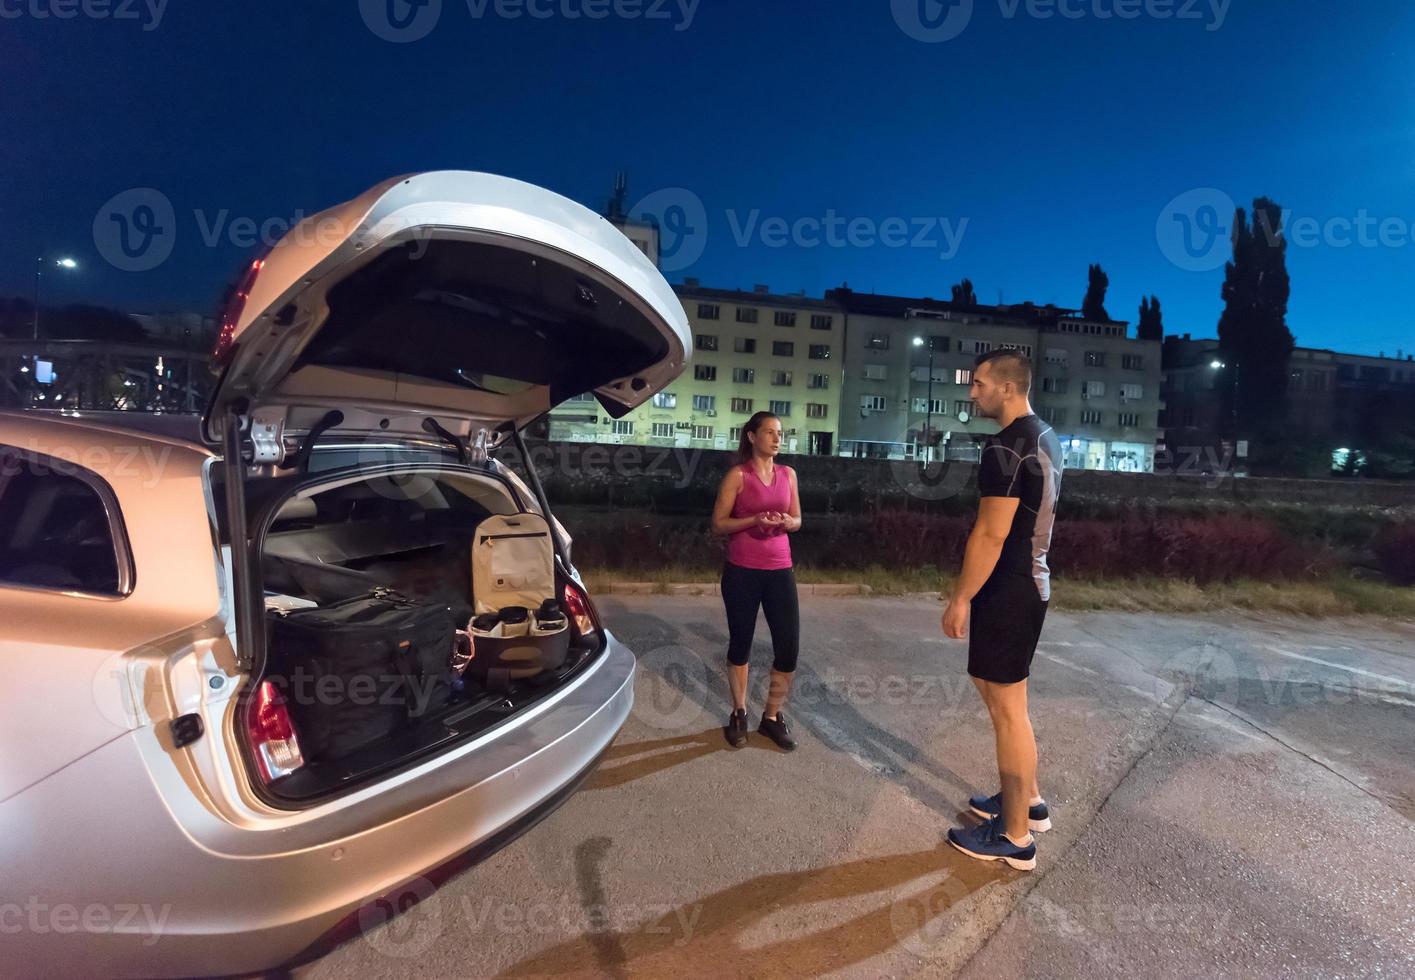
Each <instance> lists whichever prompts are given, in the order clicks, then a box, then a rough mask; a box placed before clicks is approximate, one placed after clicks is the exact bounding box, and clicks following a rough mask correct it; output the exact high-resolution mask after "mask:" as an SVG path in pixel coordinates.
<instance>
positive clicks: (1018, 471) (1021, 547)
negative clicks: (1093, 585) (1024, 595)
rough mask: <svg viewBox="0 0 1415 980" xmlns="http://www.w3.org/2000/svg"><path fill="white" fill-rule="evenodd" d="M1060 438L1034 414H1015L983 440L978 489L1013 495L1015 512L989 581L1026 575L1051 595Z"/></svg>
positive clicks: (995, 494)
mask: <svg viewBox="0 0 1415 980" xmlns="http://www.w3.org/2000/svg"><path fill="white" fill-rule="evenodd" d="M1061 469H1062V455H1061V442H1060V440H1058V439H1057V437H1056V433H1055V432H1053V431H1052V430H1051V426H1049V425H1047V424H1046V423H1045V422H1043V421H1042V420H1041V419H1039V418H1037V416H1035V415H1024V416H1022V417H1021V418H1019V419H1015V420H1013V422H1012V424H1011V425H1009V426H1007V428H1005V429H1003V430H1002V431H1001V432H999V433H998V434H997V435H994V436H989V437H988V438H987V440H986V441H985V442H984V444H983V454H982V460H981V463H980V465H979V468H978V493H979V495H980V496H983V497H1016V498H1017V501H1018V502H1017V514H1016V516H1014V517H1013V518H1012V529H1011V530H1010V531H1009V532H1008V535H1007V540H1006V541H1005V542H1003V545H1002V554H1001V555H1000V556H999V557H998V560H997V566H996V567H995V568H994V569H993V572H992V575H991V576H990V577H989V579H988V581H989V582H992V581H993V580H995V579H996V580H999V584H1001V580H1002V579H1004V578H1006V579H1015V578H1017V577H1024V576H1025V577H1028V578H1030V579H1032V582H1033V584H1034V585H1036V588H1037V594H1038V596H1039V597H1040V598H1041V599H1042V600H1048V599H1050V598H1051V570H1050V569H1049V568H1048V567H1047V551H1048V550H1049V549H1050V548H1051V529H1052V523H1053V520H1054V518H1055V516H1056V501H1057V497H1058V496H1059V495H1060V493H1061Z"/></svg>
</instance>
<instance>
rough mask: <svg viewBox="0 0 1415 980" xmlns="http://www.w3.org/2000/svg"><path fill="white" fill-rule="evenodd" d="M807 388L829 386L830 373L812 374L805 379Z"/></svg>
mask: <svg viewBox="0 0 1415 980" xmlns="http://www.w3.org/2000/svg"><path fill="white" fill-rule="evenodd" d="M806 387H807V388H818V389H825V388H829V387H830V375H828V374H812V375H810V376H809V377H807V379H806Z"/></svg>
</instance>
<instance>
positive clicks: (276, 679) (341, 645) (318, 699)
mask: <svg viewBox="0 0 1415 980" xmlns="http://www.w3.org/2000/svg"><path fill="white" fill-rule="evenodd" d="M258 482H259V481H258ZM280 482H284V481H280ZM252 489H253V491H254V488H252ZM271 489H272V488H267V489H266V492H265V493H260V492H258V491H257V492H253V493H252V496H253V498H259V497H264V498H265V502H264V503H261V502H260V501H259V500H254V499H253V500H249V501H248V504H250V505H252V507H253V508H254V509H255V510H256V511H257V512H258V514H259V516H258V517H256V518H255V519H254V520H253V522H252V525H251V527H252V531H253V532H254V533H253V538H254V539H255V540H257V541H258V543H259V549H258V551H257V554H258V555H259V562H258V569H257V575H258V577H259V579H260V583H261V590H262V592H263V595H264V606H265V608H264V612H263V623H264V638H265V644H264V646H265V655H264V663H263V664H261V665H258V666H260V667H261V673H260V677H259V678H257V679H256V682H255V684H253V685H252V690H255V691H260V690H261V688H262V682H265V681H268V682H271V683H273V684H274V685H275V689H276V690H277V691H278V694H279V697H280V700H281V701H282V702H284V703H285V704H287V705H288V709H289V716H290V722H291V724H292V725H293V728H294V731H295V734H296V736H297V737H298V738H299V740H300V742H301V743H302V756H301V757H300V758H299V759H298V760H297V761H298V762H299V764H298V765H292V766H288V767H282V768H285V769H288V771H279V770H278V769H277V770H276V771H273V772H272V771H266V772H264V773H262V771H261V765H260V764H258V763H257V764H256V766H255V769H256V774H257V776H258V777H260V782H261V783H262V784H263V786H264V789H265V791H266V792H267V793H268V794H269V795H270V796H272V797H274V798H276V799H277V800H280V801H285V802H292V803H296V804H304V803H310V802H315V801H317V800H319V799H322V798H325V797H328V796H330V795H332V794H337V793H338V792H341V791H343V790H345V789H349V788H352V787H353V786H355V785H359V784H362V783H365V782H367V781H369V780H371V779H375V778H379V777H381V776H384V775H387V774H391V773H392V772H395V771H397V770H399V769H401V768H403V767H405V766H407V765H411V764H413V763H415V762H418V761H421V760H423V759H425V758H427V757H428V756H429V755H430V754H435V753H437V752H439V751H443V750H446V749H448V748H451V747H453V746H455V745H457V744H460V743H462V742H465V741H467V740H468V739H470V738H473V737H475V736H476V735H478V734H480V733H482V732H485V731H486V730H488V729H489V728H491V727H494V726H495V725H497V724H499V723H500V722H502V721H504V720H505V719H507V718H509V717H511V716H513V715H515V714H516V713H518V712H519V711H521V710H524V709H525V708H526V707H528V706H530V705H532V704H534V703H535V702H537V701H539V700H541V699H542V698H544V697H545V696H546V695H548V694H549V693H551V692H552V691H554V690H555V689H556V688H557V687H559V686H560V685H561V684H562V683H564V682H565V681H566V680H568V679H569V678H570V677H572V676H573V675H574V674H575V673H576V672H577V670H578V669H579V668H580V667H582V666H583V665H584V664H585V663H586V662H588V661H589V660H590V659H591V658H592V657H593V656H594V654H595V653H597V652H598V650H599V647H600V645H601V642H602V641H601V634H600V633H599V631H598V629H596V628H594V627H593V621H592V620H590V619H582V620H580V621H579V622H578V623H576V622H575V621H574V618H573V617H570V619H571V622H570V623H569V624H567V626H566V628H565V630H564V636H563V637H561V641H560V642H561V649H562V650H563V648H564V646H565V645H566V643H567V642H568V654H566V655H565V656H564V658H563V662H561V661H560V658H559V657H557V658H556V660H555V663H554V664H553V666H552V667H550V668H547V669H544V670H541V671H540V672H539V673H535V674H534V675H533V676H520V675H519V674H518V675H516V676H515V679H510V678H508V677H506V676H501V677H487V676H481V677H478V676H477V675H476V673H475V672H474V671H472V670H467V671H465V672H464V673H461V674H458V673H457V671H456V670H454V669H453V663H454V655H455V653H456V643H457V641H458V637H457V636H447V638H446V648H445V652H442V651H440V645H441V643H442V640H440V639H439V640H438V641H436V642H437V645H438V647H439V651H440V652H438V653H437V655H436V656H435V657H434V658H433V659H434V660H435V661H436V663H437V665H438V666H437V669H438V670H439V671H443V670H445V671H446V672H447V673H446V676H445V677H442V678H441V679H439V680H437V682H436V683H437V687H436V690H437V692H438V696H437V697H432V696H431V691H432V690H433V688H432V687H431V685H432V684H433V679H431V678H426V682H427V684H428V685H429V687H428V692H429V693H428V696H426V697H424V696H423V695H422V694H421V692H420V689H418V688H415V687H412V686H407V687H406V688H405V689H403V698H404V699H405V700H407V701H408V703H409V704H412V705H413V706H414V707H416V708H417V709H418V710H417V711H416V712H413V711H412V710H411V709H410V710H409V712H408V714H409V716H408V717H402V715H401V714H400V712H402V711H404V708H403V707H399V705H400V704H403V701H400V699H399V697H398V696H396V691H395V688H396V687H397V684H396V682H397V681H399V680H400V678H398V677H395V676H393V675H392V674H391V673H389V672H386V671H380V672H378V673H379V676H376V677H373V678H372V682H371V684H370V682H369V680H368V679H367V678H364V684H365V687H364V689H363V690H362V693H360V690H359V689H357V688H356V685H357V683H358V682H357V681H354V680H353V679H352V678H353V677H354V676H361V675H362V674H366V673H368V671H367V669H366V668H364V667H360V666H357V663H358V661H357V658H358V657H359V656H360V655H361V653H360V650H361V649H362V650H363V654H362V655H367V643H368V642H369V630H368V628H367V627H366V626H362V625H357V626H348V625H346V626H344V627H337V628H332V629H329V630H327V631H325V632H324V633H322V634H321V633H318V632H316V633H315V634H310V633H308V632H306V633H305V634H303V636H304V639H303V640H302V639H301V638H300V636H301V634H298V633H297V634H293V635H294V637H295V638H294V639H293V640H292V638H291V636H292V634H291V633H290V631H289V630H288V629H287V628H286V626H285V624H286V622H288V621H290V620H294V619H297V618H299V617H301V616H308V615H309V614H310V613H314V614H316V615H320V614H323V613H326V612H327V613H333V612H334V611H335V610H338V609H339V608H341V607H344V608H347V607H348V605H349V604H351V603H352V604H355V605H359V604H361V603H362V604H364V605H369V604H372V605H386V603H387V600H386V599H385V598H384V597H386V596H388V595H390V593H391V594H392V596H393V599H394V600H395V601H405V600H406V601H407V604H408V605H409V606H410V607H414V606H415V607H416V610H415V615H421V613H422V612H423V611H424V610H432V611H433V615H434V618H436V617H437V616H441V617H443V620H444V621H446V622H450V623H452V624H454V626H455V629H456V630H461V631H467V630H470V628H471V627H470V626H469V623H470V621H471V620H472V619H473V618H474V616H475V614H476V613H478V612H482V613H484V612H486V606H487V602H486V601H483V602H482V603H480V606H479V604H478V602H477V598H478V597H477V594H476V588H475V587H474V583H473V576H474V572H473V565H474V557H473V553H474V549H475V548H476V547H477V544H476V542H477V531H478V528H479V527H480V526H482V524H483V522H487V521H488V519H489V518H493V517H494V515H506V516H505V517H503V518H502V519H501V522H500V523H504V522H505V521H508V520H509V521H512V522H515V521H518V520H529V521H538V520H539V518H538V517H536V516H534V515H533V514H532V515H527V514H525V511H527V510H528V509H532V506H531V505H529V502H526V501H522V500H520V499H519V495H518V493H517V491H516V490H514V489H513V488H512V486H511V485H510V483H509V482H508V481H506V480H504V479H502V478H500V477H499V476H497V475H496V472H495V470H494V468H492V467H489V468H487V469H486V470H485V471H480V470H477V469H475V468H459V467H456V466H452V467H448V468H425V469H418V470H400V471H390V472H385V473H382V474H376V475H370V474H368V473H347V472H346V473H345V475H342V476H341V475H339V474H338V473H333V474H323V475H321V477H320V478H319V482H318V483H316V484H314V485H311V484H310V483H309V481H308V480H306V481H305V483H304V485H303V486H299V487H293V488H292V487H289V486H286V487H284V488H281V489H280V490H279V491H278V492H274V493H272V492H271ZM517 515H519V516H517ZM540 526H542V527H543V525H540ZM262 529H263V530H262ZM525 536H526V535H516V537H525ZM485 540H486V535H483V536H482V541H483V544H484V543H485ZM515 543H516V544H520V543H521V542H515ZM548 548H549V545H547V549H548ZM541 559H543V561H542V560H541ZM522 561H523V562H524V561H525V559H522ZM537 564H538V566H543V567H537V568H536V569H535V575H534V576H533V577H534V579H535V581H537V582H545V583H549V584H546V585H543V586H539V588H540V591H541V592H545V591H551V592H552V594H551V595H547V596H545V598H558V599H561V600H562V601H564V598H565V590H566V589H567V586H569V588H570V589H571V590H574V589H575V587H574V586H573V585H571V584H570V582H569V579H568V578H567V577H566V576H565V574H564V571H563V569H562V568H561V566H560V562H559V560H558V559H557V558H554V557H553V556H552V555H551V553H550V551H549V550H546V551H545V552H544V553H543V555H539V556H538V558H537ZM488 593H490V590H488ZM537 594H539V593H537ZM483 598H484V599H485V597H483ZM585 607H586V609H587V608H588V602H587V601H586V603H585ZM449 613H450V615H449ZM587 624H589V625H590V627H591V628H588V629H586V628H585V627H586V625H587ZM433 633H434V634H435V635H438V636H441V635H442V634H441V633H440V632H439V631H438V629H437V628H436V627H434V629H433ZM409 635H411V634H409ZM426 635H427V633H426V630H424V632H423V633H422V634H421V636H422V637H423V638H424V639H425V638H426ZM463 636H464V638H465V636H466V634H463ZM378 639H379V640H380V641H382V635H381V634H379V635H378ZM419 642H420V644H421V645H423V646H425V647H427V646H432V644H429V643H424V642H423V641H421V640H420V641H419ZM466 643H467V645H466V646H465V647H464V649H465V650H468V651H470V650H471V649H472V647H471V640H470V639H467V640H466ZM360 644H365V646H364V647H363V648H361V647H360ZM405 645H406V644H405ZM476 649H477V650H478V651H479V652H480V651H483V650H484V648H483V647H482V646H481V645H478V646H477V648H476ZM346 655H347V657H346ZM419 656H420V657H422V658H423V662H424V663H426V655H425V654H424V653H423V652H422V651H419ZM311 657H317V658H323V659H322V660H319V661H318V664H319V666H318V669H317V671H316V673H317V674H320V675H321V676H318V677H315V676H310V674H309V665H310V663H312V662H314V661H311ZM341 658H346V661H347V662H344V663H341ZM483 659H485V658H483ZM503 673H505V672H503ZM385 674H387V676H384V675H385ZM421 676H422V675H420V677H421ZM401 680H403V681H406V683H407V684H408V685H412V684H413V683H414V682H413V681H412V680H410V679H408V678H407V677H406V675H405V676H404V677H403V678H401ZM370 699H376V703H377V705H383V706H384V707H378V706H371V705H370V703H369V702H370ZM388 703H391V704H392V707H388V706H387V704H388ZM257 707H258V706H253V708H252V710H253V711H254V710H257ZM379 711H383V712H384V717H386V716H387V713H388V712H390V711H391V712H392V713H393V715H394V716H395V717H396V718H397V723H396V724H393V725H391V726H389V730H388V731H386V732H383V733H382V734H380V735H378V737H374V738H358V737H353V736H351V735H350V734H349V731H350V730H351V729H356V730H357V731H358V734H360V735H363V734H366V733H368V732H373V731H376V730H377V726H378V724H379V723H380V719H379V718H378V717H375V716H371V715H370V712H375V713H376V712H379ZM316 713H317V716H318V719H319V723H320V725H321V726H322V727H328V726H330V725H332V726H333V728H334V729H335V730H336V731H339V730H340V729H341V728H342V729H343V730H344V731H343V733H342V741H337V742H336V743H335V744H334V747H333V748H325V749H324V750H320V749H319V748H318V746H319V745H321V744H323V743H321V741H320V739H319V738H317V737H316V732H314V731H312V730H311V722H310V719H311V718H315V717H316ZM370 724H372V725H373V728H372V729H370V728H369V727H368V726H369V725H370ZM360 726H363V727H360ZM302 727H303V728H304V730H303V731H302ZM254 739H255V736H254V735H252V729H251V728H249V727H248V729H247V732H246V741H247V743H248V748H250V744H249V743H252V742H253V741H254ZM354 742H358V743H359V744H352V743H354ZM311 748H314V749H315V751H311V750H310V749H311Z"/></svg>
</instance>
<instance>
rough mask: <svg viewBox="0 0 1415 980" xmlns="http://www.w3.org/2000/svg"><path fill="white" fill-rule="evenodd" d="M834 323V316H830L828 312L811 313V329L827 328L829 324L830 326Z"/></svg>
mask: <svg viewBox="0 0 1415 980" xmlns="http://www.w3.org/2000/svg"><path fill="white" fill-rule="evenodd" d="M834 323H835V317H833V316H831V315H830V314H828V313H812V314H811V329H812V330H829V329H830V328H831V326H832V325H833V324H834Z"/></svg>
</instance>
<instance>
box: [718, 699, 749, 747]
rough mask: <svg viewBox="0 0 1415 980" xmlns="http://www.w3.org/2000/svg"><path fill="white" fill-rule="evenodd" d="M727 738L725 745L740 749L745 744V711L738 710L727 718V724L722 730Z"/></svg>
mask: <svg viewBox="0 0 1415 980" xmlns="http://www.w3.org/2000/svg"><path fill="white" fill-rule="evenodd" d="M722 731H723V733H724V734H725V735H726V736H727V744H728V745H730V746H732V747H733V748H734V749H740V748H741V747H742V746H744V745H746V744H747V709H746V708H738V709H737V710H736V711H734V712H732V714H730V715H728V716H727V724H726V725H725V726H724V727H723V729H722Z"/></svg>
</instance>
